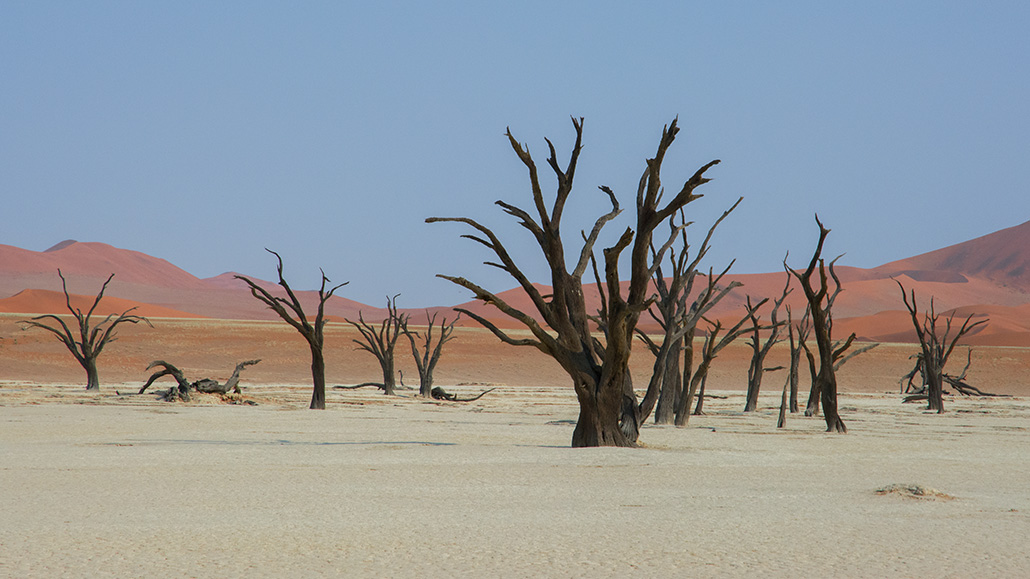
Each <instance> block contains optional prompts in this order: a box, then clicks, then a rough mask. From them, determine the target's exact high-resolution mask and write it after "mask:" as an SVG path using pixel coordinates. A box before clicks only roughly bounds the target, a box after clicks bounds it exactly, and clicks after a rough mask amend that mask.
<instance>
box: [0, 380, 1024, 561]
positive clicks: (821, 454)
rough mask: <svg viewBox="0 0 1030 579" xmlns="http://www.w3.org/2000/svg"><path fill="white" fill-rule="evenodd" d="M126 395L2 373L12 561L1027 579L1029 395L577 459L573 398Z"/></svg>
mask: <svg viewBox="0 0 1030 579" xmlns="http://www.w3.org/2000/svg"><path fill="white" fill-rule="evenodd" d="M448 388H449V389H451V390H454V391H458V392H461V393H463V394H466V393H472V392H474V391H476V387H471V386H466V387H457V386H448ZM114 390H121V391H127V390H131V388H129V387H128V385H112V386H111V387H110V388H107V389H106V390H102V391H101V393H100V394H99V395H97V394H87V393H85V392H84V391H82V390H81V388H80V387H79V386H78V385H71V384H69V385H38V384H29V383H16V382H10V381H8V382H5V383H3V387H2V388H0V456H2V457H3V459H2V466H0V488H2V489H3V492H2V493H0V512H2V513H3V519H2V522H0V576H5V577H86V576H89V577H216V576H217V577H285V576H290V577H314V576H348V577H352V576H353V577H451V576H469V577H487V576H501V577H540V576H553V577H611V576H691V577H710V576H712V577H715V576H743V575H747V576H749V577H798V576H833V577H894V576H897V577H974V576H977V577H985V576H997V577H1018V576H1026V575H1027V573H1028V572H1030V554H1028V552H1027V550H1026V537H1027V533H1028V531H1030V492H1028V490H1027V489H1028V487H1027V481H1028V480H1030V461H1028V457H1030V452H1028V450H1030V438H1028V436H1027V424H1028V422H1027V421H1028V419H1030V404H1028V402H1027V400H1026V399H1024V398H1007V399H992V400H987V399H959V400H948V408H949V411H948V412H947V413H945V414H943V415H937V414H927V413H925V412H924V411H923V410H922V408H921V407H916V406H913V405H902V404H899V402H898V397H897V396H896V395H884V394H852V395H849V396H846V397H842V415H843V418H844V420H845V421H846V422H847V424H848V426H849V428H850V432H849V434H847V435H829V434H825V433H823V432H822V430H823V428H824V424H823V422H822V420H821V419H819V418H817V417H816V418H804V417H797V418H793V417H792V418H791V419H790V420H789V421H788V423H787V427H786V428H784V429H780V430H777V429H776V428H775V427H774V425H775V420H776V408H775V406H776V405H777V404H778V397H777V396H776V395H775V392H772V393H770V394H769V395H768V396H766V397H763V399H762V401H761V404H760V408H759V411H758V412H756V413H749V414H747V415H745V414H743V413H742V412H741V411H740V409H741V408H742V406H743V403H744V400H743V396H742V394H741V393H739V392H736V391H722V392H719V394H720V395H725V396H727V398H725V399H711V400H709V402H708V404H707V408H708V414H707V415H706V416H701V417H695V418H693V419H692V421H691V423H690V425H689V426H688V427H687V428H672V427H656V426H648V427H646V428H644V430H643V432H642V435H641V440H642V441H643V443H644V444H645V445H646V446H645V448H640V449H613V448H601V449H570V448H568V447H567V446H568V443H569V440H570V438H571V434H572V428H573V427H572V423H573V421H574V420H575V418H576V412H577V409H576V406H575V400H574V396H573V395H572V393H571V392H570V391H569V390H568V389H567V388H563V387H535V388H534V387H516V386H503V387H501V388H500V389H499V390H498V391H496V392H495V393H491V394H490V395H488V396H486V397H484V398H483V399H481V400H479V401H477V402H475V403H471V404H453V403H435V402H424V401H420V400H418V399H415V398H410V397H395V398H386V397H384V396H382V395H380V394H377V393H375V392H372V391H348V392H340V391H334V392H331V393H330V395H329V401H328V409H327V410H325V411H309V410H306V409H305V407H306V404H307V400H308V397H309V395H310V393H309V387H308V386H303V385H296V386H284V385H281V384H278V385H276V384H264V385H250V386H248V387H247V388H246V389H245V391H244V398H245V399H249V400H253V401H256V402H257V403H258V405H257V406H248V405H230V404H226V403H224V402H222V401H221V400H220V399H219V398H217V397H215V396H213V395H212V396H207V397H200V398H198V399H197V400H195V401H194V402H193V403H192V404H190V405H183V404H180V403H165V402H157V401H155V400H154V398H153V397H152V396H150V395H143V396H137V395H117V394H115V392H114ZM890 485H901V486H902V487H903V488H901V489H900V490H899V489H897V488H895V489H888V487H890ZM915 486H918V487H920V488H924V489H932V490H933V491H934V493H939V494H932V493H928V494H925V495H913V494H911V493H906V492H904V488H908V487H915ZM884 489H887V491H886V492H881V493H878V492H877V491H878V490H880V491H884Z"/></svg>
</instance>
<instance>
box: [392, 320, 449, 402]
mask: <svg viewBox="0 0 1030 579" xmlns="http://www.w3.org/2000/svg"><path fill="white" fill-rule="evenodd" d="M426 319H427V320H428V323H429V325H428V326H427V327H426V331H425V334H422V333H419V332H417V331H414V330H410V329H409V328H408V319H407V318H405V319H404V321H403V323H402V325H401V332H402V333H403V334H404V335H405V336H406V337H407V338H408V341H409V342H410V343H411V355H412V357H414V358H415V366H416V367H417V368H418V394H419V396H421V397H423V398H432V397H434V396H433V371H434V370H436V364H437V362H439V361H440V354H441V353H442V352H443V345H444V344H446V343H447V342H449V341H451V339H452V338H453V337H454V336H453V335H452V334H453V332H454V324H456V323H457V322H458V317H455V318H454V319H453V320H451V321H450V322H448V321H447V318H442V319H441V320H440V322H439V324H437V322H436V314H435V313H434V314H433V315H432V316H430V315H429V312H426ZM434 328H435V329H436V330H437V332H438V334H439V335H437V336H434V335H433V329H434ZM419 342H421V343H422V351H421V352H420V351H419Z"/></svg>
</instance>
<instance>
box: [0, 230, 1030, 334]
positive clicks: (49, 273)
mask: <svg viewBox="0 0 1030 579" xmlns="http://www.w3.org/2000/svg"><path fill="white" fill-rule="evenodd" d="M797 265H799V266H800V265H803V264H800V263H799V264H797ZM58 268H60V269H61V270H62V271H63V272H64V274H65V277H66V278H67V279H68V289H69V291H70V292H72V293H73V294H79V295H83V296H90V295H95V294H96V292H97V291H98V290H99V289H100V286H101V285H102V284H103V282H104V280H105V279H106V278H107V276H108V275H110V274H111V273H114V274H115V278H114V280H113V281H112V282H111V285H110V286H109V288H108V291H107V296H108V297H107V298H105V302H106V301H107V300H108V299H113V298H121V299H124V300H129V301H131V302H136V303H138V304H147V305H149V306H152V307H154V308H158V309H157V310H155V311H167V312H176V313H174V314H171V313H169V314H157V313H154V314H149V315H154V316H159V315H169V316H173V317H184V316H188V315H194V316H205V317H211V318H227V319H255V320H259V319H275V317H276V316H275V313H274V312H272V311H270V310H269V309H267V308H266V307H265V306H264V305H263V304H261V303H260V302H258V301H257V300H255V299H253V298H252V297H250V295H249V292H248V291H247V290H246V288H245V286H244V285H243V284H242V282H240V281H239V280H237V279H235V278H234V277H233V276H234V274H233V273H232V272H228V273H224V274H222V275H219V276H216V277H212V278H207V279H200V278H197V277H195V276H193V275H192V274H190V273H188V272H186V271H184V270H182V269H180V268H178V267H176V266H175V265H173V264H171V263H169V262H168V261H165V260H163V259H159V258H155V257H151V256H149V255H146V254H143V253H140V252H137V251H131V250H126V249H119V248H115V247H112V246H110V245H107V244H103V243H82V242H76V241H71V240H68V241H63V242H61V243H58V244H57V245H55V246H53V247H51V248H50V249H48V250H46V251H43V252H36V251H29V250H25V249H21V248H17V247H13V246H9V245H0V304H4V305H2V307H3V308H23V309H24V308H28V309H36V310H38V311H40V312H43V313H46V312H44V310H47V309H48V308H49V309H52V307H53V303H52V299H51V298H52V296H50V297H49V298H47V299H43V297H44V294H35V293H28V294H24V295H22V296H21V297H20V298H18V300H14V297H16V296H17V295H19V292H23V290H47V291H50V292H60V291H61V282H60V279H59V278H58V277H57V269H58ZM837 271H838V274H839V276H840V278H841V281H842V283H843V286H844V291H843V292H842V293H841V295H840V297H839V298H838V300H837V303H836V306H835V310H834V313H835V316H836V318H837V320H838V323H837V327H836V333H837V334H838V335H846V334H847V333H849V332H851V331H854V332H855V333H856V334H857V335H858V336H859V337H860V338H862V339H868V340H877V341H911V340H913V339H914V332H913V331H912V330H911V328H910V324H911V321H910V320H909V318H908V317H907V316H908V314H907V313H906V312H904V310H903V306H902V303H901V294H900V290H899V288H898V286H897V283H896V282H895V279H897V280H900V281H901V282H902V283H903V284H904V285H905V287H906V288H908V289H910V290H911V289H914V290H915V291H916V293H917V294H918V296H919V299H920V307H921V308H925V307H926V305H928V302H929V299H930V297H931V296H932V297H933V298H934V304H935V306H936V308H937V311H939V312H942V313H946V312H949V311H950V310H955V312H956V313H958V314H960V315H963V316H964V315H968V314H969V313H978V314H985V315H988V316H989V317H990V319H991V322H990V324H989V325H988V326H987V327H986V328H984V329H983V330H981V331H979V332H977V333H976V334H975V335H972V336H970V337H969V340H968V342H969V343H980V344H984V345H1012V346H1030V305H1028V304H1030V222H1027V223H1023V224H1022V225H1018V226H1015V227H1010V228H1007V229H1003V230H1001V231H998V232H995V233H991V234H989V235H985V236H983V237H978V238H976V239H973V240H970V241H966V242H964V243H959V244H956V245H952V246H950V247H945V248H943V249H939V250H936V251H931V252H929V253H924V254H921V255H917V256H914V257H910V258H906V259H901V260H897V261H893V262H890V263H887V264H884V265H881V266H879V267H875V268H872V269H861V268H854V267H846V266H841V267H839V268H837ZM732 279H733V280H736V281H739V282H741V283H743V284H744V286H743V287H742V288H740V289H738V290H736V292H735V293H734V294H733V295H731V296H729V297H728V298H727V299H725V300H724V301H723V302H722V303H721V304H720V305H719V306H718V307H717V308H715V309H714V310H713V311H712V312H711V316H710V317H712V318H719V319H724V320H732V319H735V318H738V317H739V316H740V315H741V314H742V313H743V304H744V302H745V299H746V296H748V295H750V296H752V297H756V298H761V297H769V296H776V295H779V293H780V292H781V291H782V290H783V286H784V284H785V282H786V280H787V277H786V274H785V273H784V272H774V273H761V274H735V275H733V276H732ZM257 281H259V283H261V284H262V285H263V286H264V287H266V288H269V290H270V291H273V292H278V291H279V289H278V286H276V284H274V283H273V282H269V281H265V280H257ZM700 281H702V280H699V282H700ZM701 285H703V283H697V284H695V287H698V288H699V287H700V286H701ZM537 287H538V289H539V290H540V291H541V293H543V294H545V295H546V294H548V293H550V288H549V287H547V286H545V285H541V284H538V285H537ZM792 287H795V289H794V291H793V293H792V295H791V296H790V297H788V299H787V302H786V303H787V304H788V305H790V307H791V308H792V310H793V311H794V312H795V313H798V312H802V311H803V310H804V307H805V302H804V297H803V295H802V294H801V291H800V288H797V287H796V283H794V284H792ZM584 289H585V293H586V299H587V303H588V304H589V306H588V307H591V308H596V307H597V305H598V304H599V299H598V295H597V288H596V287H594V286H593V285H589V286H587V287H585V288H584ZM297 293H298V296H299V298H300V299H301V301H302V303H303V304H304V306H305V308H306V309H307V310H308V311H311V312H313V311H314V309H315V306H316V304H317V299H318V298H317V293H316V292H314V291H303V292H297ZM280 295H281V294H280ZM499 295H500V296H501V297H502V298H504V299H505V300H506V301H507V302H508V303H509V304H511V305H513V306H515V307H517V308H519V309H521V310H523V311H524V312H526V313H529V314H531V315H534V316H535V312H534V311H533V308H532V305H531V302H530V300H529V299H528V298H527V297H526V296H525V295H524V293H523V292H522V291H521V290H520V289H518V288H516V289H511V290H507V291H503V292H500V294H499ZM58 297H62V296H60V295H59V296H58ZM3 298H7V299H3ZM30 298H31V299H30ZM11 300H14V301H11ZM33 300H36V301H33ZM48 300H50V301H48ZM61 302H62V303H63V299H62V300H61ZM33 303H38V304H39V305H35V306H34V305H32V304H33ZM15 304H16V305H15ZM62 307H63V306H62ZM129 307H131V306H129ZM140 307H142V305H140ZM458 307H462V308H466V309H468V310H470V311H472V312H475V313H477V314H479V315H482V316H484V317H485V318H487V319H490V320H492V321H494V322H495V323H497V324H498V325H499V326H500V327H506V328H513V327H519V325H518V324H517V323H516V322H513V321H511V320H510V319H507V318H505V317H504V316H503V315H501V314H500V313H499V312H498V311H497V310H496V309H494V308H493V307H491V306H486V305H485V304H482V303H479V302H474V301H473V302H467V303H464V304H460V305H459V306H458ZM112 309H118V308H117V307H113V306H112ZM2 311H14V310H12V309H4V310H2ZM119 311H120V310H119ZM359 311H360V312H362V313H363V314H364V317H365V319H366V320H370V321H376V320H381V319H382V318H383V316H385V315H386V310H385V309H383V308H381V307H373V306H368V305H365V304H361V303H359V302H356V301H353V300H348V299H346V298H344V297H341V296H334V297H333V298H332V299H331V300H330V301H329V303H328V304H327V305H326V313H327V314H328V315H330V316H331V317H332V319H334V320H342V319H344V318H351V319H355V318H356V317H357V316H358V312H359ZM403 311H405V312H406V313H409V314H411V315H412V323H415V324H422V323H425V321H426V317H427V314H428V315H432V314H434V313H435V314H437V315H439V316H448V317H449V318H453V316H454V314H453V312H452V310H451V308H449V307H443V306H441V307H434V308H428V310H422V309H418V310H414V309H413V310H403ZM462 323H464V324H471V325H475V323H474V322H472V321H471V320H463V322H462ZM641 326H642V327H643V328H644V329H646V330H648V331H653V330H657V328H658V326H657V324H656V323H655V322H654V321H653V320H650V318H649V317H648V316H646V315H645V316H643V317H642V318H641Z"/></svg>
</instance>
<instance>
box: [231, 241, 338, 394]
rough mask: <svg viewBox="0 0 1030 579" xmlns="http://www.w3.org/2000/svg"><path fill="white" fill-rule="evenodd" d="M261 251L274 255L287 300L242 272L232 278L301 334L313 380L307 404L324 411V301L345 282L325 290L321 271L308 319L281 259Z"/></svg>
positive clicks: (280, 282)
mask: <svg viewBox="0 0 1030 579" xmlns="http://www.w3.org/2000/svg"><path fill="white" fill-rule="evenodd" d="M265 251H267V252H268V253H271V254H272V255H274V256H275V259H276V260H277V262H278V263H277V265H276V273H277V274H278V276H279V286H280V287H282V288H283V290H285V291H286V296H287V297H288V298H289V299H286V298H281V297H279V296H274V295H272V294H271V293H269V292H268V290H266V289H265V288H263V287H261V286H259V285H258V284H256V283H254V281H252V280H251V279H250V278H248V277H246V276H242V275H236V276H234V277H235V278H236V279H238V280H241V281H243V282H244V283H246V284H247V286H249V287H250V295H252V296H254V297H255V298H257V299H258V300H260V301H261V302H262V303H264V304H265V305H267V306H268V307H269V308H271V310H272V311H274V312H275V313H276V314H278V315H279V317H280V318H282V319H283V321H284V322H286V323H287V324H290V325H291V326H293V328H294V329H296V330H297V331H298V332H300V335H301V336H304V339H305V340H306V341H307V343H308V348H309V349H310V350H311V379H312V381H313V382H314V387H313V389H312V392H311V405H310V408H311V409H312V410H324V409H325V357H324V356H323V355H322V346H323V344H324V339H323V330H324V329H325V324H326V319H325V303H326V302H327V301H328V300H329V298H331V297H333V293H335V292H336V290H338V289H340V288H341V287H343V286H345V285H347V283H348V282H343V283H341V284H339V285H336V286H333V287H331V288H329V290H328V291H326V284H327V283H330V281H329V278H327V277H326V276H325V272H324V271H323V272H321V273H322V285H321V287H319V288H318V313H317V314H315V320H314V322H309V321H308V318H307V316H306V315H305V314H304V308H303V307H301V305H300V300H299V299H297V295H296V294H295V293H294V292H293V289H291V288H290V284H288V283H287V282H286V280H285V279H284V278H283V258H282V257H280V256H279V254H278V253H276V252H274V251H272V250H271V249H268V248H267V247H266V248H265Z"/></svg>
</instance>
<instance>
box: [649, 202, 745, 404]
mask: <svg viewBox="0 0 1030 579" xmlns="http://www.w3.org/2000/svg"><path fill="white" fill-rule="evenodd" d="M742 200H743V198H739V199H737V202H736V203H734V204H733V206H732V207H730V208H729V209H727V210H726V211H725V212H723V214H722V215H721V216H720V217H719V218H718V219H717V220H716V221H715V223H714V224H712V227H711V228H710V229H709V230H708V235H707V236H705V239H704V241H703V242H702V243H701V245H700V247H699V248H698V250H697V253H696V255H695V256H694V258H693V260H691V261H689V262H688V261H687V260H688V259H689V258H690V251H689V250H690V244H689V242H688V240H687V229H686V227H687V226H689V225H690V224H689V223H687V221H686V219H685V217H683V215H682V212H681V214H680V219H681V222H682V227H680V229H681V232H680V243H679V245H680V247H679V248H678V251H677V247H676V246H672V247H670V248H669V249H668V255H669V263H670V269H671V271H670V273H671V274H672V275H671V277H670V278H668V279H666V277H665V271H664V270H663V268H662V262H661V261H656V262H655V264H656V267H655V272H654V275H653V282H654V285H655V289H656V290H657V292H658V297H657V299H656V300H655V303H654V304H653V305H652V306H651V308H649V309H648V313H649V314H650V316H651V317H652V318H653V319H654V320H655V321H656V322H657V323H658V324H659V326H661V328H662V332H663V334H662V343H661V345H659V344H657V343H655V342H654V340H653V339H652V338H651V337H650V336H648V335H647V334H646V333H644V332H642V331H640V330H639V329H638V330H637V335H638V337H639V338H640V339H641V341H643V342H644V343H645V344H646V345H647V347H648V349H649V350H650V351H651V353H652V354H654V356H655V362H654V367H653V371H652V375H651V380H650V383H649V384H648V389H647V393H646V394H645V395H644V399H643V400H642V401H641V403H640V414H641V421H643V420H646V419H647V417H648V415H649V414H650V413H651V410H652V408H654V413H655V423H656V424H673V423H674V422H675V418H676V409H677V408H678V407H679V402H680V400H681V398H682V397H683V387H684V385H686V384H689V383H690V378H691V375H692V372H693V363H694V336H695V334H696V332H697V324H698V322H700V320H701V319H702V317H703V316H704V315H705V314H706V313H708V311H709V310H711V309H712V308H713V307H715V305H716V304H718V303H719V301H720V300H722V298H724V297H725V296H726V295H728V294H729V292H730V291H732V290H733V289H735V288H737V287H739V286H740V285H742V284H741V283H740V282H731V283H730V284H728V285H727V286H725V287H722V286H721V285H720V284H721V281H722V279H723V277H724V276H725V275H726V273H727V272H728V271H729V269H730V267H732V266H733V262H730V265H729V266H727V267H726V269H725V270H723V271H722V273H720V274H719V275H718V276H713V274H712V270H711V269H709V272H708V284H707V286H706V287H705V288H703V289H702V290H701V292H699V293H698V295H697V296H696V297H695V299H694V301H693V302H689V301H688V300H689V298H690V295H691V294H692V293H693V287H694V281H695V279H696V278H697V275H698V274H699V271H698V265H699V264H700V262H701V260H702V259H703V258H704V257H705V255H707V254H708V250H709V249H710V245H709V244H710V243H711V239H712V235H713V234H714V233H715V229H716V228H717V227H718V226H719V224H720V223H722V221H723V220H724V219H726V217H727V216H728V215H729V214H730V213H732V212H733V210H734V209H736V208H737V206H738V205H740V202H741V201H742ZM669 226H670V227H671V228H676V227H678V226H677V225H676V224H675V222H674V221H672V220H670V221H669ZM651 254H652V259H654V258H655V257H657V251H656V249H655V248H654V246H653V245H652V247H651Z"/></svg>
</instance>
